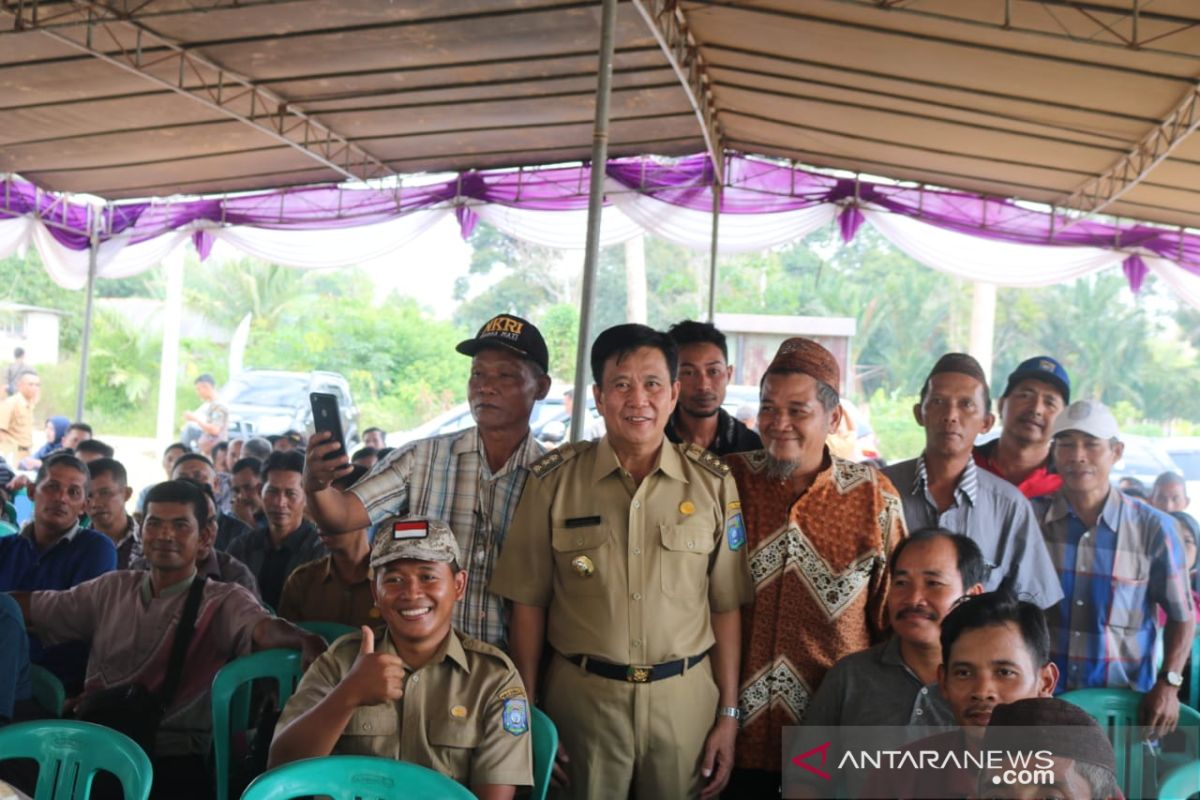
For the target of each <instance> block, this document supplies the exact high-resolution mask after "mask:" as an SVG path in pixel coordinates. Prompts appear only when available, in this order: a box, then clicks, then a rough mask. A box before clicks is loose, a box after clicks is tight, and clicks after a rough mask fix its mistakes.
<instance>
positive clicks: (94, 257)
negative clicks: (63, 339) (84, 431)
mask: <svg viewBox="0 0 1200 800" xmlns="http://www.w3.org/2000/svg"><path fill="white" fill-rule="evenodd" d="M90 227H91V228H92V232H91V237H90V240H89V243H88V277H87V304H86V305H85V306H84V310H83V341H82V342H81V343H80V345H79V388H78V390H77V391H76V392H75V421H76V422H83V406H84V402H83V401H84V397H85V396H86V394H87V374H88V356H89V355H90V350H91V344H92V307H93V305H94V304H95V299H96V271H97V261H98V255H99V252H100V234H99V233H98V232H97V231H96V230H95V228H96V226H95V225H94V224H93V225H91V226H90Z"/></svg>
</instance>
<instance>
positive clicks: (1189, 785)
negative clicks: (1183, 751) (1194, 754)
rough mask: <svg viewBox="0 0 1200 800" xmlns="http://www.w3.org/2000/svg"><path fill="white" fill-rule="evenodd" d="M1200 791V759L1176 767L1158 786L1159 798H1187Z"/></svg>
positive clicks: (1182, 799) (1185, 799) (1170, 799)
mask: <svg viewBox="0 0 1200 800" xmlns="http://www.w3.org/2000/svg"><path fill="white" fill-rule="evenodd" d="M1197 793H1200V761H1190V762H1188V763H1187V764H1184V765H1183V766H1181V767H1179V768H1178V769H1175V770H1174V771H1172V772H1171V774H1170V775H1168V776H1167V777H1166V778H1165V779H1164V780H1163V782H1162V785H1161V786H1160V787H1159V788H1158V797H1159V800H1187V798H1189V797H1191V796H1192V795H1194V794H1197Z"/></svg>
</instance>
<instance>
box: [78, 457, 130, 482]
mask: <svg viewBox="0 0 1200 800" xmlns="http://www.w3.org/2000/svg"><path fill="white" fill-rule="evenodd" d="M87 468H88V474H89V475H90V476H91V478H92V480H95V479H96V478H99V477H100V476H101V475H111V476H112V479H113V480H114V481H116V482H117V483H119V484H121V485H122V486H128V485H129V473H128V472H126V471H125V465H124V464H122V463H121V462H120V461H117V460H116V459H115V458H97V459H96V460H95V461H93V462H92V463H90V464H88V465H87Z"/></svg>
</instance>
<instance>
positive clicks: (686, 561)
mask: <svg viewBox="0 0 1200 800" xmlns="http://www.w3.org/2000/svg"><path fill="white" fill-rule="evenodd" d="M659 529H660V533H661V536H662V544H663V552H662V558H661V559H659V566H660V570H661V572H662V590H663V594H665V595H666V596H667V597H674V598H678V599H681V600H699V599H702V598H703V597H704V595H705V593H706V591H707V589H708V557H709V555H710V554H711V553H712V551H713V547H714V546H715V544H716V542H715V541H714V532H713V529H712V528H711V527H709V526H706V525H703V524H697V523H691V524H687V525H660V526H659Z"/></svg>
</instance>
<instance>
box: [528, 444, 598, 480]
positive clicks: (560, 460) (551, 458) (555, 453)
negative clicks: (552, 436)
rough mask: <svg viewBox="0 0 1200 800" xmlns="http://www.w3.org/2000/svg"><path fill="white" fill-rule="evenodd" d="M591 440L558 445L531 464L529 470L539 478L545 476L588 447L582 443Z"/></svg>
mask: <svg viewBox="0 0 1200 800" xmlns="http://www.w3.org/2000/svg"><path fill="white" fill-rule="evenodd" d="M590 444H591V443H590V442H575V443H573V444H572V443H568V444H564V445H562V446H560V447H556V448H555V449H553V450H551V451H550V452H549V453H546V455H544V456H542V457H541V458H539V459H538V460H537V461H535V462H533V463H532V464H530V465H529V471H530V472H532V473H533V474H534V475H536V476H537V477H539V478H544V477H546V476H547V475H549V474H550V473H551V472H554V470H556V469H558V468H559V467H561V466H562V465H563V464H565V463H567V462H568V461H570V460H571V459H572V458H574V457H575V454H576V453H578V452H579V451H580V450H584V449H587V448H586V447H580V445H590Z"/></svg>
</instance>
